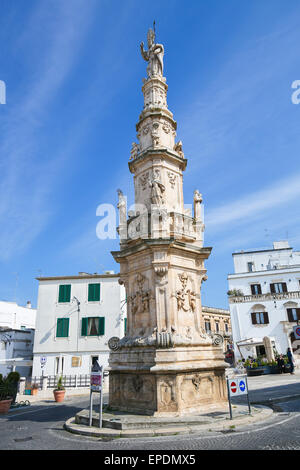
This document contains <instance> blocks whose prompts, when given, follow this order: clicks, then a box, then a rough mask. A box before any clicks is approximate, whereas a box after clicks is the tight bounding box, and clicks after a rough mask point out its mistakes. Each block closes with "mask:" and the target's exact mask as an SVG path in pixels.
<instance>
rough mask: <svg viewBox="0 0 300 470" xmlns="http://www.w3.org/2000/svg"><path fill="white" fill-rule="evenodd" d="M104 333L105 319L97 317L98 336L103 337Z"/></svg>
mask: <svg viewBox="0 0 300 470" xmlns="http://www.w3.org/2000/svg"><path fill="white" fill-rule="evenodd" d="M104 332H105V318H104V317H99V331H98V334H99V336H101V335H104Z"/></svg>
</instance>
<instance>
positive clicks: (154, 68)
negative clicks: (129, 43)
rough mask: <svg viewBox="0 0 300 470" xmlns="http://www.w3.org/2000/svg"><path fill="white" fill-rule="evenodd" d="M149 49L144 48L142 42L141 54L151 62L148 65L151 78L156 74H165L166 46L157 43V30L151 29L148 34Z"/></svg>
mask: <svg viewBox="0 0 300 470" xmlns="http://www.w3.org/2000/svg"><path fill="white" fill-rule="evenodd" d="M147 42H148V51H145V49H144V43H143V42H141V44H140V46H141V54H142V57H143V59H144V60H146V61H147V62H149V65H148V67H147V75H148V77H149V78H153V77H156V76H160V77H162V76H163V68H164V64H163V56H164V46H163V45H162V44H155V30H153V29H151V28H150V29H149V31H148V34H147Z"/></svg>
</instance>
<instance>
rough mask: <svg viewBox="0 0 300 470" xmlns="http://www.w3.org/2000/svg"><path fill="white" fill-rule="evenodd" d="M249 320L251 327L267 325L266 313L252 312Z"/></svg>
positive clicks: (267, 317) (267, 316)
mask: <svg viewBox="0 0 300 470" xmlns="http://www.w3.org/2000/svg"><path fill="white" fill-rule="evenodd" d="M251 319H252V324H253V325H266V324H268V323H269V315H268V312H252V313H251Z"/></svg>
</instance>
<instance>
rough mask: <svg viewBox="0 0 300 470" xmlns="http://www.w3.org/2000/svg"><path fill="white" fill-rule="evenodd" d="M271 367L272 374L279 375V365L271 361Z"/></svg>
mask: <svg viewBox="0 0 300 470" xmlns="http://www.w3.org/2000/svg"><path fill="white" fill-rule="evenodd" d="M269 367H270V374H278V372H279V370H278V364H277V362H276V361H270V362H269Z"/></svg>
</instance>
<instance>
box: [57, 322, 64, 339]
mask: <svg viewBox="0 0 300 470" xmlns="http://www.w3.org/2000/svg"><path fill="white" fill-rule="evenodd" d="M62 324H63V322H62V318H58V319H57V326H56V336H57V337H61V336H62Z"/></svg>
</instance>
